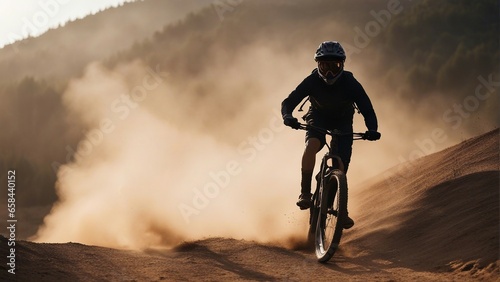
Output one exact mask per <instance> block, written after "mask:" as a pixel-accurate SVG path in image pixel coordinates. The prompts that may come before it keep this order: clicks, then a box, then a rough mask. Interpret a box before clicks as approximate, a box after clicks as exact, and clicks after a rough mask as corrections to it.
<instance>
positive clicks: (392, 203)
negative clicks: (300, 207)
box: [0, 130, 500, 281]
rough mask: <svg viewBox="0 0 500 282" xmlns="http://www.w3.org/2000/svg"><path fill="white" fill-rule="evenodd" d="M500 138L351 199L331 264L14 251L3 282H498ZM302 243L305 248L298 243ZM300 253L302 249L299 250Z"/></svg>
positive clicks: (257, 254)
mask: <svg viewBox="0 0 500 282" xmlns="http://www.w3.org/2000/svg"><path fill="white" fill-rule="evenodd" d="M498 137H499V131H498V130H495V131H493V132H490V133H488V134H485V135H483V136H479V137H477V138H473V139H471V140H468V141H466V142H463V143H460V144H458V145H456V146H454V147H451V148H448V149H446V150H444V151H442V152H438V153H436V154H433V155H430V156H427V157H424V158H421V159H419V160H417V161H415V162H413V163H411V164H407V165H403V166H401V167H398V168H394V169H393V170H392V171H391V172H390V174H386V175H384V176H381V177H379V178H378V179H373V180H371V181H369V182H367V183H365V184H364V188H363V189H359V190H358V192H357V194H356V195H354V196H353V197H351V199H356V201H359V202H358V203H357V205H356V206H360V207H363V209H362V210H354V211H352V215H353V217H354V218H355V219H356V225H355V227H354V228H353V229H352V230H349V231H346V232H345V236H344V237H343V239H342V245H341V249H340V250H339V251H338V252H337V253H336V255H335V256H334V258H333V259H332V260H331V261H330V262H329V263H327V264H320V263H317V262H316V260H315V257H314V254H313V253H312V252H310V251H308V250H304V249H298V248H297V247H295V248H293V247H292V248H284V247H280V246H277V245H272V244H261V243H256V242H249V241H239V240H234V239H231V238H207V239H204V240H200V241H194V242H185V243H183V244H180V245H178V246H176V247H174V248H170V249H167V248H165V249H148V250H144V251H127V250H116V249H109V248H103V247H96V246H86V245H82V244H78V243H66V244H41V243H33V242H27V241H19V242H17V246H16V247H17V249H16V274H15V275H11V274H9V273H8V272H7V266H6V262H5V258H6V255H5V254H6V253H7V250H6V248H7V247H6V246H7V241H6V239H5V238H4V237H1V242H0V245H1V250H2V259H3V260H2V263H1V266H0V268H1V269H0V280H1V281H15V280H17V281H201V280H203V281H247V280H257V281H273V280H280V281H313V280H314V281H327V280H328V281H330V280H332V279H335V280H337V281H499V280H500V276H499V266H500V263H499V256H498V254H499V236H498V232H499V205H498V204H499V143H498ZM299 243H300V242H299ZM298 245H300V244H296V246H298Z"/></svg>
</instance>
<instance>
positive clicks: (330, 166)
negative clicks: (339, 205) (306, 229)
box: [313, 153, 344, 215]
mask: <svg viewBox="0 0 500 282" xmlns="http://www.w3.org/2000/svg"><path fill="white" fill-rule="evenodd" d="M334 169H339V170H341V171H344V163H343V162H342V159H341V158H340V157H339V156H337V155H332V154H330V153H327V154H326V155H325V156H324V157H323V159H322V160H321V168H320V171H319V172H318V174H317V175H316V191H315V192H314V202H313V208H316V209H319V210H320V211H321V212H320V214H322V215H326V214H327V212H328V207H329V206H331V204H332V201H333V199H334V198H335V194H336V193H337V191H336V190H331V189H332V188H333V189H336V188H337V185H332V184H333V183H331V181H330V174H331V172H332V171H333V170H334ZM324 194H326V195H328V197H323V195H324Z"/></svg>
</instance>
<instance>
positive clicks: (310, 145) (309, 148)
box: [305, 138, 321, 155]
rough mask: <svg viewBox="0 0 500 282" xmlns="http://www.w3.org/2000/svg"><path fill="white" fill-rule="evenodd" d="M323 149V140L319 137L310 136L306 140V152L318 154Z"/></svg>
mask: <svg viewBox="0 0 500 282" xmlns="http://www.w3.org/2000/svg"><path fill="white" fill-rule="evenodd" d="M320 149H321V141H320V140H319V139H317V138H309V139H307V142H306V148H305V153H307V154H314V155H315V154H316V153H317V152H318V151H319V150H320Z"/></svg>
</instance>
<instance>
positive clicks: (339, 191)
mask: <svg viewBox="0 0 500 282" xmlns="http://www.w3.org/2000/svg"><path fill="white" fill-rule="evenodd" d="M322 188H323V189H320V191H319V193H318V197H319V198H318V199H320V201H321V202H320V208H319V209H318V217H317V222H316V232H315V245H316V256H317V258H318V261H319V262H327V261H328V260H329V259H330V258H331V257H332V256H333V254H334V253H335V251H337V249H338V246H339V243H340V238H341V237H342V230H343V224H344V218H346V216H347V178H346V176H345V174H344V173H343V172H342V171H341V170H338V169H335V170H333V171H331V173H330V177H329V181H327V182H326V183H324V185H323V187H322Z"/></svg>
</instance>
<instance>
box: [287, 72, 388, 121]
mask: <svg viewBox="0 0 500 282" xmlns="http://www.w3.org/2000/svg"><path fill="white" fill-rule="evenodd" d="M307 96H309V100H310V102H311V109H310V111H313V112H314V113H315V114H319V115H320V116H322V117H323V118H325V119H327V120H346V122H349V121H350V122H351V124H352V119H353V115H354V103H356V105H357V107H358V108H359V111H360V112H361V114H362V115H363V117H364V119H365V124H366V127H367V128H368V130H374V131H377V129H378V124H377V116H376V115H375V111H374V110H373V106H372V103H371V101H370V98H369V97H368V95H367V94H366V92H365V90H364V89H363V87H362V86H361V84H360V83H359V82H358V81H357V80H356V79H355V78H354V76H353V75H352V73H351V72H349V71H344V72H343V73H342V75H341V76H340V77H339V79H338V80H337V81H336V82H335V83H334V84H333V85H328V84H326V83H325V82H324V81H323V80H322V79H321V77H320V76H319V75H318V71H317V69H315V70H314V71H313V72H312V73H311V74H310V75H309V76H308V77H306V78H305V79H304V80H303V81H302V82H301V83H300V84H299V85H298V86H297V88H296V89H295V90H293V91H292V93H290V95H288V97H287V98H286V99H285V100H283V102H282V103H281V114H282V115H283V116H285V115H286V114H292V112H293V110H294V109H295V108H296V107H297V105H298V104H299V103H300V102H301V101H302V100H303V99H304V98H306V97H307Z"/></svg>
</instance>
